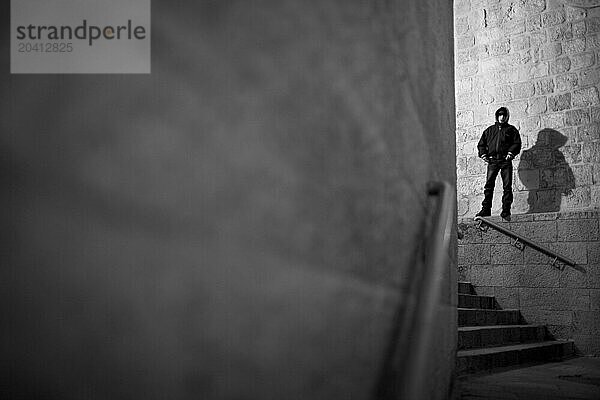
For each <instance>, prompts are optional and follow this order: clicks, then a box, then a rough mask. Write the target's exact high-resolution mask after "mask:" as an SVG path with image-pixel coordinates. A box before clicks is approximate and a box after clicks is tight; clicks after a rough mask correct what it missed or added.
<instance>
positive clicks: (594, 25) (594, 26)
mask: <svg viewBox="0 0 600 400" xmlns="http://www.w3.org/2000/svg"><path fill="white" fill-rule="evenodd" d="M586 26H587V33H596V32H600V18H599V17H594V18H589V19H588V20H587V21H586Z"/></svg>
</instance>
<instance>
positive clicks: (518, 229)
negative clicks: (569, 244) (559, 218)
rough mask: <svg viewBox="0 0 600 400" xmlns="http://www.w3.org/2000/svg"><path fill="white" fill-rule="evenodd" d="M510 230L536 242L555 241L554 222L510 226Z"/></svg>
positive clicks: (524, 223) (535, 222)
mask: <svg viewBox="0 0 600 400" xmlns="http://www.w3.org/2000/svg"><path fill="white" fill-rule="evenodd" d="M511 230H513V231H514V232H515V233H518V234H519V235H521V236H524V237H526V238H528V239H531V240H534V241H536V242H540V243H542V242H554V241H556V221H534V222H523V223H514V224H511Z"/></svg>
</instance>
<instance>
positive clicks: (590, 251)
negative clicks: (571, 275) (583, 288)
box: [587, 243, 600, 287]
mask: <svg viewBox="0 0 600 400" xmlns="http://www.w3.org/2000/svg"><path fill="white" fill-rule="evenodd" d="M587 260H588V264H590V265H588V269H590V268H592V269H595V270H600V245H598V243H588V246H587ZM588 272H589V271H588ZM597 287H600V285H599V286H597Z"/></svg>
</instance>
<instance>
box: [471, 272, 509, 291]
mask: <svg viewBox="0 0 600 400" xmlns="http://www.w3.org/2000/svg"><path fill="white" fill-rule="evenodd" d="M505 268H507V267H506V266H504V265H489V264H486V265H472V266H471V270H470V273H471V277H470V278H471V282H472V283H473V285H475V286H477V287H479V286H504V280H505V276H506V272H505ZM477 294H479V295H483V294H482V293H481V291H480V290H477Z"/></svg>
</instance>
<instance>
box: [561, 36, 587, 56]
mask: <svg viewBox="0 0 600 400" xmlns="http://www.w3.org/2000/svg"><path fill="white" fill-rule="evenodd" d="M562 49H563V51H564V52H565V54H575V53H581V52H583V51H585V39H583V38H577V39H573V40H568V41H566V42H564V43H563V44H562Z"/></svg>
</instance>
